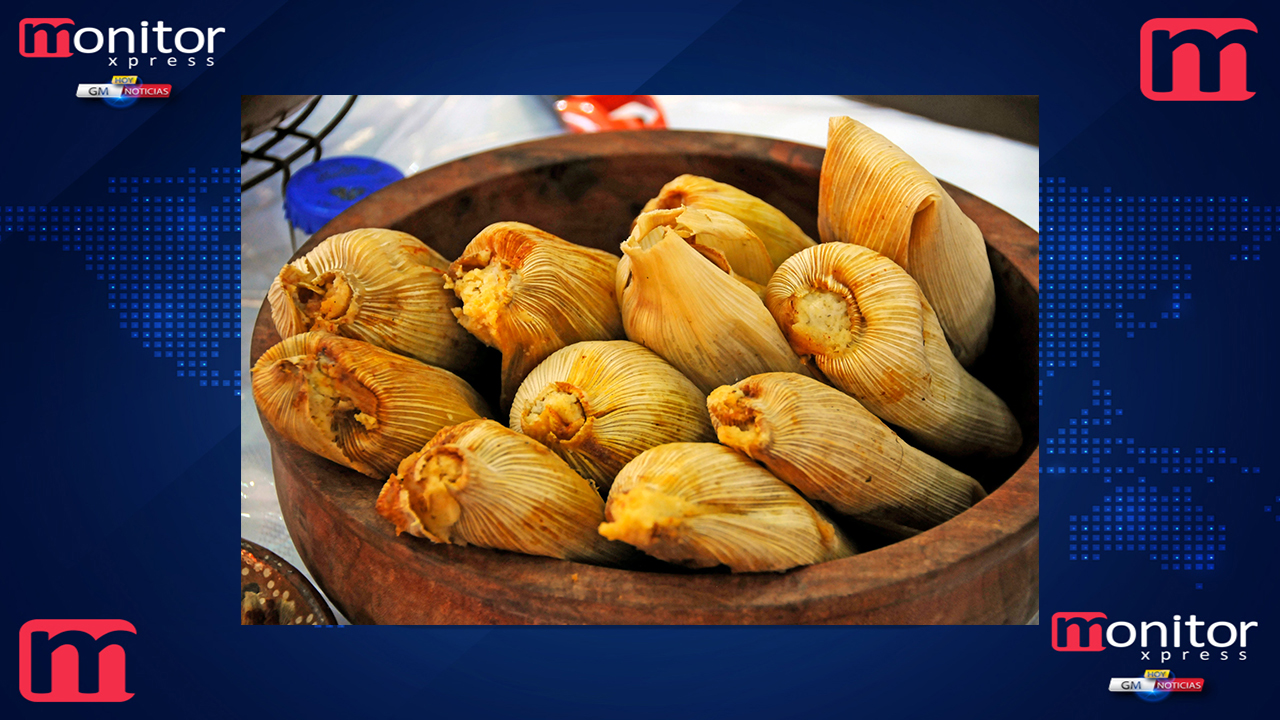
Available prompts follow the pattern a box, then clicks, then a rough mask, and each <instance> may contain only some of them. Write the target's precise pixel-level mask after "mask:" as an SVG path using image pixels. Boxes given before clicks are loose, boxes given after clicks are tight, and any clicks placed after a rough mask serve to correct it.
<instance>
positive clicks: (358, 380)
mask: <svg viewBox="0 0 1280 720" xmlns="http://www.w3.org/2000/svg"><path fill="white" fill-rule="evenodd" d="M253 399H254V401H256V402H257V404H258V410H260V411H261V412H262V415H263V417H265V418H266V420H267V422H269V423H270V424H271V426H272V427H273V428H275V430H276V432H278V433H280V434H281V435H282V436H284V437H285V438H286V439H288V440H289V441H291V442H293V443H296V444H298V445H300V446H302V447H303V448H305V449H307V450H309V451H311V452H313V453H315V454H317V455H320V456H323V457H326V458H328V459H330V460H332V461H334V462H336V463H338V464H340V465H345V466H347V467H349V468H351V469H352V470H355V471H357V472H360V473H363V474H365V475H368V476H369V477H371V478H375V479H377V480H381V479H383V478H385V477H386V476H387V475H388V474H390V473H391V471H392V470H395V468H396V465H398V464H399V463H400V460H401V459H403V458H404V456H406V455H408V454H409V453H412V452H414V451H415V450H417V449H419V448H421V447H422V444H423V443H425V442H426V441H427V440H429V439H431V437H432V436H433V435H435V434H436V432H438V431H439V430H440V429H441V428H443V427H445V426H448V425H454V424H457V423H459V422H463V421H466V420H472V419H474V418H480V417H485V416H487V415H489V407H488V405H486V404H485V402H484V400H483V399H481V397H480V395H479V394H477V393H476V391H475V390H474V389H472V387H471V386H470V385H468V384H467V383H466V381H465V380H463V379H462V378H460V377H458V376H457V375H454V374H453V373H451V372H449V371H448V370H441V369H440V368H435V367H431V366H430V365H424V364H422V363H420V362H418V361H417V360H414V359H412V358H407V357H404V356H403V355H397V354H395V353H393V352H390V351H387V350H383V349H381V348H378V347H374V346H373V345H370V344H368V343H364V342H360V341H359V340H351V339H348V338H343V337H339V336H337V335H331V334H329V333H321V332H309V333H303V334H301V335H294V336H293V337H288V338H285V339H284V340H282V341H280V342H279V343H278V344H277V345H275V346H274V347H272V348H271V349H270V350H267V352H265V353H263V355H262V357H260V358H258V362H257V363H256V364H255V365H254V366H253Z"/></svg>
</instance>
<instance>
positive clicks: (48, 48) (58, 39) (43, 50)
mask: <svg viewBox="0 0 1280 720" xmlns="http://www.w3.org/2000/svg"><path fill="white" fill-rule="evenodd" d="M62 25H75V23H74V22H72V21H71V18H23V19H22V21H21V22H19V23H18V53H19V54H20V55H22V56H23V57H46V58H48V57H71V31H70V30H66V29H63V30H59V29H58V28H59V27H60V26H62Z"/></svg>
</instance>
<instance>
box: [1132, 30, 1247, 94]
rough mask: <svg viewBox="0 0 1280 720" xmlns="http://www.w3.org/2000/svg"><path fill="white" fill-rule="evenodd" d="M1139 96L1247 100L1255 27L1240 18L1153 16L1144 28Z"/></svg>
mask: <svg viewBox="0 0 1280 720" xmlns="http://www.w3.org/2000/svg"><path fill="white" fill-rule="evenodd" d="M1141 35H1142V45H1141V59H1140V66H1141V72H1142V76H1141V86H1142V94H1143V95H1146V96H1147V97H1148V98H1150V99H1152V100H1162V101H1163V100H1248V99H1249V98H1251V97H1253V94H1254V93H1253V91H1252V90H1251V89H1250V88H1252V87H1254V83H1253V82H1252V81H1251V79H1250V73H1249V55H1248V50H1247V46H1248V45H1249V44H1251V43H1252V42H1253V41H1254V40H1255V39H1256V38H1257V37H1258V28H1257V26H1256V25H1254V24H1253V23H1251V22H1249V21H1248V20H1245V19H1244V18H1156V19H1154V20H1148V21H1147V23H1146V24H1145V25H1143V26H1142V33H1141Z"/></svg>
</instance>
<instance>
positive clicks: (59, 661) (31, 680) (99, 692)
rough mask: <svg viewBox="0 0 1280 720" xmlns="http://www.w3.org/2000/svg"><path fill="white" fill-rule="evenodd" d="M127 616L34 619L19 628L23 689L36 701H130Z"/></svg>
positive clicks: (131, 632) (134, 632)
mask: <svg viewBox="0 0 1280 720" xmlns="http://www.w3.org/2000/svg"><path fill="white" fill-rule="evenodd" d="M136 636H137V630H135V629H134V627H133V625H132V624H130V623H127V622H125V621H124V620H32V621H31V622H29V623H27V624H26V625H23V626H22V629H21V630H19V631H18V689H19V690H20V691H21V692H22V697H24V698H26V699H28V700H30V701H32V702H124V701H125V700H128V699H129V698H131V697H133V693H131V692H129V690H128V687H127V686H126V681H125V672H124V669H125V668H124V663H125V652H124V646H125V645H126V644H132V642H133V640H134V638H135V637H136Z"/></svg>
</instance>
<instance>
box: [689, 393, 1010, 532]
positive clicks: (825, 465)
mask: <svg viewBox="0 0 1280 720" xmlns="http://www.w3.org/2000/svg"><path fill="white" fill-rule="evenodd" d="M707 408H708V410H709V411H710V413H711V421H712V423H714V424H715V426H716V433H717V435H718V437H719V440H720V442H721V443H723V444H725V445H727V446H729V447H731V448H733V449H735V450H737V451H739V452H741V453H743V454H745V455H747V456H748V457H750V458H752V459H754V460H758V461H760V462H761V463H764V466H765V467H767V468H769V470H770V472H772V473H773V474H774V475H775V476H777V477H778V478H779V479H781V480H783V481H785V482H787V483H788V484H790V485H792V486H793V487H795V488H796V489H797V490H799V491H800V492H801V493H802V494H804V495H805V496H806V497H808V498H812V499H814V500H821V501H823V502H825V503H827V504H829V505H830V506H831V507H833V508H834V509H835V510H836V511H838V512H841V513H844V514H846V515H850V516H852V517H854V518H857V519H858V520H860V521H862V522H865V523H868V524H871V525H876V526H878V527H881V528H884V529H886V530H888V531H890V532H892V533H894V534H897V535H900V536H908V535H914V534H916V533H918V532H920V531H922V530H928V529H929V528H931V527H933V526H935V525H938V524H940V523H943V522H946V521H947V520H949V519H950V518H952V517H954V516H956V515H958V514H960V513H961V512H964V511H965V510H966V509H968V508H969V507H970V506H972V505H973V504H974V503H975V502H977V501H979V500H981V499H982V498H984V497H986V493H985V492H984V491H983V489H982V486H981V485H979V484H978V482H977V481H976V480H974V479H973V478H971V477H969V476H968V475H965V474H964V473H962V472H960V471H958V470H954V469H952V468H951V467H949V466H947V465H946V464H944V463H943V462H942V461H940V460H938V459H936V458H934V457H932V456H930V455H928V454H926V453H924V452H921V451H920V450H917V449H915V448H913V447H911V446H910V445H908V444H907V443H906V442H905V441H903V440H902V438H900V437H898V436H897V435H896V434H895V433H894V432H893V431H892V430H890V429H889V427H888V426H886V425H885V424H884V423H883V422H881V421H880V419H879V418H877V417H876V416H875V415H873V414H871V413H870V412H868V411H867V410H866V408H864V407H862V405H861V404H860V403H859V402H858V401H857V400H854V399H853V398H852V397H849V396H848V395H846V394H845V393H843V392H840V391H839V390H836V389H835V388H832V387H829V386H827V385H824V384H822V383H820V382H818V381H817V380H813V379H810V378H807V377H802V376H800V375H793V374H791V373H765V374H763V375H755V376H752V377H749V378H747V379H746V380H743V381H741V382H739V383H737V384H735V385H725V386H723V387H719V388H716V389H715V390H714V391H713V392H712V393H711V395H710V397H709V398H708V400H707Z"/></svg>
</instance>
